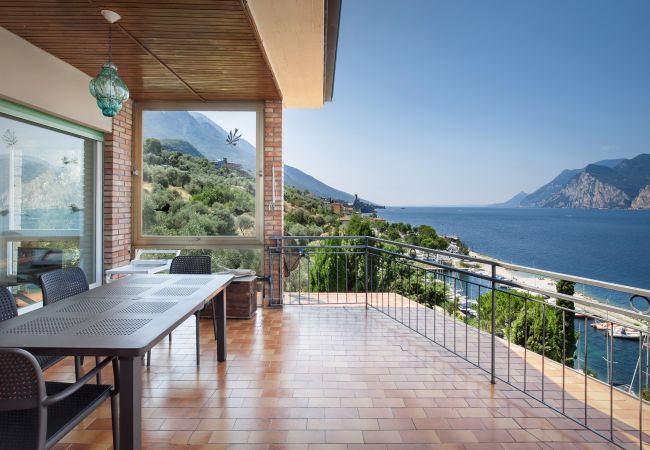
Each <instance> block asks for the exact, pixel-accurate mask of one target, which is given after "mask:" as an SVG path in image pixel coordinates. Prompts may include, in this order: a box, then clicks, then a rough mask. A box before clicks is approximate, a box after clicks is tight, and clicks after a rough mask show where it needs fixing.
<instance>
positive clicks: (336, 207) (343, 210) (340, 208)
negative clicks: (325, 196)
mask: <svg viewBox="0 0 650 450" xmlns="http://www.w3.org/2000/svg"><path fill="white" fill-rule="evenodd" d="M330 208H331V210H332V213H334V214H339V215H341V214H352V213H353V212H354V208H353V207H352V206H351V204H345V203H341V202H332V203H331V204H330Z"/></svg>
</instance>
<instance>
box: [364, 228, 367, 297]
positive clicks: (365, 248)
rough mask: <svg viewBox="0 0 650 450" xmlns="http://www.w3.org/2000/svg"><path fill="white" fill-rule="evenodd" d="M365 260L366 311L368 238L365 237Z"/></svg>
mask: <svg viewBox="0 0 650 450" xmlns="http://www.w3.org/2000/svg"><path fill="white" fill-rule="evenodd" d="M365 250H366V251H365V258H366V263H365V268H364V270H365V275H366V276H365V280H364V287H365V291H366V309H368V238H367V237H366V247H365Z"/></svg>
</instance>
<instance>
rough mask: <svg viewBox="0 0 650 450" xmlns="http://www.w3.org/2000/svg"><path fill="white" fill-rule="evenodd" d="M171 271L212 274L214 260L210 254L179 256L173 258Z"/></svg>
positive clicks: (175, 272)
mask: <svg viewBox="0 0 650 450" xmlns="http://www.w3.org/2000/svg"><path fill="white" fill-rule="evenodd" d="M169 273H172V274H195V275H210V274H211V273H212V260H211V258H210V257H209V256H177V257H176V258H174V259H172V264H171V266H170V267H169Z"/></svg>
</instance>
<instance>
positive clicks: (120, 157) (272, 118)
mask: <svg viewBox="0 0 650 450" xmlns="http://www.w3.org/2000/svg"><path fill="white" fill-rule="evenodd" d="M132 133H133V105H132V102H131V101H129V102H127V103H126V104H125V105H124V106H123V108H122V110H121V111H120V113H119V114H118V115H117V116H116V117H115V118H113V132H112V133H107V134H106V135H105V136H104V270H106V269H110V268H112V267H118V266H121V265H124V264H126V263H127V262H128V261H129V260H130V259H131V242H132V240H131V231H132V221H131V219H132V214H133V211H132V197H131V196H132V192H131V191H132V185H131V170H132V168H131V155H132ZM273 167H275V168H276V169H275V192H276V206H275V209H273V210H271V209H270V207H269V205H270V203H271V202H272V200H273V186H272V180H273ZM283 200H284V173H283V163H282V102H281V101H276V100H268V101H266V102H265V103H264V212H263V214H264V244H265V245H272V244H274V243H275V242H274V241H272V240H271V237H272V236H276V235H282V234H283V232H284V231H283V230H284V220H283V217H284V214H283V211H284V201H283ZM264 258H265V259H264V268H263V269H264V272H265V273H266V274H267V275H268V272H269V262H268V259H267V258H266V253H265V254H264ZM274 263H276V264H275V266H276V267H274V268H273V274H277V273H278V272H277V270H278V265H279V261H274ZM278 295H279V293H278V292H276V293H274V297H275V298H277V296H278Z"/></svg>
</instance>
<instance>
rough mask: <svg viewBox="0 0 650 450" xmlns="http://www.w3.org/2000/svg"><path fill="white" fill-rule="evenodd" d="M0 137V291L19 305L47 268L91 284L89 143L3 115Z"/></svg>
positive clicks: (32, 298)
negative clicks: (65, 270)
mask: <svg viewBox="0 0 650 450" xmlns="http://www.w3.org/2000/svg"><path fill="white" fill-rule="evenodd" d="M0 138H1V139H0V286H9V287H11V289H12V291H13V292H14V294H15V295H16V297H17V301H18V303H19V305H20V306H24V305H26V304H29V303H33V302H37V301H40V300H41V295H40V290H39V289H38V276H39V275H40V274H41V273H44V272H47V271H49V270H53V269H56V268H60V267H68V266H80V267H81V268H83V269H84V272H85V273H86V276H87V277H88V281H89V282H90V283H93V282H95V269H96V268H95V261H96V252H95V250H96V249H95V165H96V153H97V151H96V142H95V141H93V140H91V139H85V138H80V137H76V136H71V135H68V134H65V133H62V132H58V131H54V130H50V129H47V128H43V127H41V126H36V125H33V124H29V123H26V122H23V121H20V120H17V119H13V118H10V117H6V116H0Z"/></svg>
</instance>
